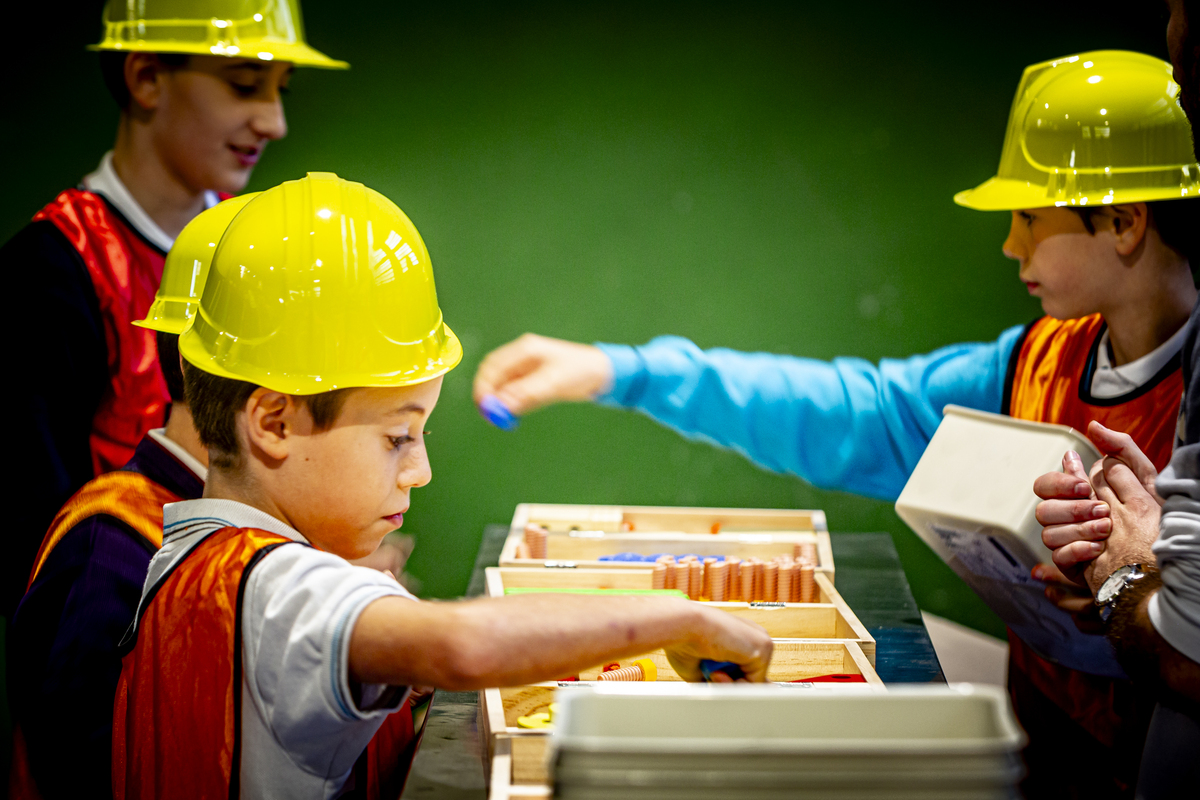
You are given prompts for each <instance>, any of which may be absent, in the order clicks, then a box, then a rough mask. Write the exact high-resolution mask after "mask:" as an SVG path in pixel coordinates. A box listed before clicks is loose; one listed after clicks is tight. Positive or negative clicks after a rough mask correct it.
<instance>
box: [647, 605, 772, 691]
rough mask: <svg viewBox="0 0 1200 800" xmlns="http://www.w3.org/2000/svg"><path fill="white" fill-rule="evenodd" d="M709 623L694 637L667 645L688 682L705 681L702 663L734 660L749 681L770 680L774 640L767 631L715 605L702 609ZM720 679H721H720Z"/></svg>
mask: <svg viewBox="0 0 1200 800" xmlns="http://www.w3.org/2000/svg"><path fill="white" fill-rule="evenodd" d="M703 612H704V617H705V621H706V625H705V626H704V628H703V630H701V631H698V632H697V635H696V636H695V637H694V638H693V639H692V640H691V641H686V642H680V643H679V644H676V645H672V646H670V647H667V648H664V651H665V652H666V654H667V660H668V661H670V662H671V667H672V668H673V669H674V670H675V671H676V672H677V673H679V677H681V678H683V679H684V680H685V681H700V680H703V673H702V672H701V670H700V662H701V660H703V659H706V658H707V659H711V660H713V661H732V662H733V663H735V664H737V665H738V666H739V667H741V668H742V672H744V673H745V674H746V680H747V681H751V682H754V683H762V682H763V681H765V680H766V679H767V668H768V667H769V666H770V665H771V653H772V650H773V649H774V646H775V645H774V642H772V641H771V637H770V635H769V634H768V633H767V632H766V630H765V629H764V628H763V627H762V626H761V625H758V624H757V623H754V622H751V621H750V620H746V619H742V618H741V617H736V616H734V615H733V614H727V613H726V612H724V611H718V610H716V609H712V608H703ZM717 682H721V679H719V678H718V679H717Z"/></svg>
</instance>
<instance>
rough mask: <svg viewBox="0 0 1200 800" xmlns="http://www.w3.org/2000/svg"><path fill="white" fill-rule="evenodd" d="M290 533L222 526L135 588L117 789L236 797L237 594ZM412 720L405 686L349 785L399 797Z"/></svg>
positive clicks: (413, 742) (411, 750) (411, 748)
mask: <svg viewBox="0 0 1200 800" xmlns="http://www.w3.org/2000/svg"><path fill="white" fill-rule="evenodd" d="M288 544H295V545H297V546H300V547H305V546H308V545H304V544H301V543H298V542H294V541H293V540H291V539H288V538H287V537H285V536H280V535H279V534H275V533H268V532H267V531H262V530H257V529H254V528H222V529H220V530H218V531H216V532H214V533H212V534H210V535H209V536H208V537H207V538H206V539H204V541H202V542H201V543H200V544H198V545H196V546H195V547H194V548H193V549H192V550H191V552H189V553H188V554H187V555H186V556H185V557H184V558H183V559H181V560H180V561H179V562H178V563H177V564H176V565H175V566H174V567H172V569H171V571H170V572H168V573H167V574H166V575H164V576H163V577H162V578H161V579H160V580H159V581H158V583H157V584H156V585H155V586H154V587H153V588H152V589H151V590H150V593H149V594H148V595H146V597H145V598H144V599H143V601H142V608H141V612H140V614H141V616H140V618H139V619H138V621H137V627H136V630H135V637H134V640H133V643H132V649H131V650H130V652H129V653H128V654H127V655H126V656H125V658H124V660H123V662H122V665H121V678H120V681H119V683H118V684H117V697H116V704H115V706H114V710H113V794H114V797H115V798H116V800H125V799H126V798H131V799H132V798H139V799H140V798H174V797H188V798H192V797H195V798H235V797H237V796H238V794H239V786H238V782H239V780H240V765H241V735H242V719H241V714H242V681H243V678H242V625H241V619H242V597H243V594H244V592H245V586H246V582H247V580H248V579H249V576H250V574H251V572H252V571H253V570H254V568H255V566H256V565H257V564H258V563H259V562H260V561H261V560H262V559H263V558H264V557H265V556H267V555H268V554H269V553H270V552H271V551H272V550H274V549H275V548H277V547H281V546H283V545H288ZM197 654H202V655H201V656H200V657H197ZM426 702H427V700H426ZM417 705H421V704H420V703H417ZM420 711H421V713H422V714H423V713H424V706H422V707H421V709H420ZM406 712H407V713H406ZM415 719H416V714H415V713H414V699H413V698H412V697H411V696H410V697H409V698H408V699H406V700H405V702H404V704H403V705H402V706H401V708H400V709H399V710H398V711H397V712H395V713H392V714H390V715H388V717H387V719H386V721H385V722H384V724H383V726H382V727H381V728H380V729H379V731H378V732H377V733H376V734H375V736H374V738H372V739H371V742H370V743H369V744H368V746H367V749H366V750H365V751H364V752H363V755H362V756H360V758H359V764H358V765H356V767H355V770H354V781H355V790H356V794H358V793H361V796H366V797H369V798H398V797H399V796H400V793H401V792H402V791H403V789H404V782H405V780H406V779H407V777H408V770H409V767H410V765H411V763H412V758H413V756H414V755H415V754H416V750H417V746H418V745H419V743H420V733H421V732H422V731H423V729H424V724H423V722H424V717H421V723H420V729H421V730H416V726H415V725H414V721H415ZM330 746H331V747H335V746H337V745H336V742H333V743H331V744H330ZM360 767H362V769H360Z"/></svg>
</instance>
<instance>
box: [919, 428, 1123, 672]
mask: <svg viewBox="0 0 1200 800" xmlns="http://www.w3.org/2000/svg"><path fill="white" fill-rule="evenodd" d="M1068 450H1074V451H1075V452H1077V453H1079V455H1080V457H1081V458H1082V460H1083V464H1084V468H1085V469H1086V468H1088V467H1090V466H1091V464H1092V463H1093V462H1094V461H1096V460H1097V459H1098V458H1099V457H1100V454H1099V453H1098V452H1097V451H1096V449H1095V447H1093V446H1092V444H1091V442H1089V441H1088V440H1087V439H1086V438H1084V437H1083V436H1082V435H1081V434H1080V433H1079V432H1078V431H1075V430H1073V429H1072V428H1069V427H1067V426H1065V425H1049V424H1046V423H1041V422H1029V421H1027V420H1020V419H1014V418H1012V417H1008V416H1004V415H1001V414H989V413H987V412H984V411H975V410H972V409H967V408H960V407H958V406H952V405H951V406H946V409H945V416H944V417H943V419H942V423H941V425H940V426H938V429H937V431H936V432H935V433H934V435H933V439H932V440H931V441H930V442H929V446H928V447H927V448H926V449H925V452H924V454H923V455H922V456H921V460H920V461H919V462H918V463H917V467H916V469H914V470H913V474H912V476H911V477H910V478H909V479H908V483H907V484H905V486H904V491H902V492H901V493H900V498H899V499H898V500H897V501H896V513H897V514H899V515H900V518H901V519H903V520H904V521H905V522H906V523H908V525H909V527H911V528H912V529H913V530H914V531H916V533H917V535H918V536H920V537H921V539H922V540H923V541H924V542H925V543H926V544H928V545H929V546H930V547H931V548H932V549H933V551H934V552H936V553H937V554H938V555H939V556H941V557H942V559H943V560H944V561H945V562H946V563H947V564H949V565H950V566H951V567H952V568H953V569H954V571H955V572H956V573H958V575H959V576H960V577H962V579H963V580H964V581H966V583H967V584H968V585H969V586H970V587H971V588H972V589H974V590H975V591H976V592H977V593H978V594H979V595H980V597H982V598H983V599H984V601H985V602H987V604H988V605H989V606H990V607H991V608H992V610H994V611H995V612H996V613H997V614H998V615H999V616H1000V618H1001V619H1003V620H1004V622H1005V623H1007V624H1008V626H1009V627H1010V628H1012V629H1013V630H1014V631H1015V632H1016V633H1017V635H1018V636H1020V637H1021V638H1022V639H1023V640H1024V641H1025V642H1026V643H1027V644H1029V645H1030V646H1031V647H1033V648H1034V650H1036V651H1037V652H1039V653H1041V654H1042V655H1043V656H1045V657H1047V658H1050V659H1051V660H1053V661H1057V662H1058V663H1060V664H1063V665H1065V666H1068V667H1072V668H1074V669H1082V670H1084V671H1086V672H1090V673H1092V674H1097V675H1109V676H1112V677H1122V676H1124V672H1123V671H1122V670H1121V668H1120V666H1119V665H1118V664H1117V661H1116V658H1115V656H1114V655H1113V651H1112V647H1111V646H1110V645H1109V644H1108V641H1107V640H1106V639H1105V638H1104V637H1103V636H1097V635H1094V634H1084V633H1082V632H1080V630H1079V629H1078V628H1077V627H1076V626H1075V623H1074V621H1073V620H1072V619H1071V617H1070V615H1068V614H1066V613H1065V612H1063V611H1061V610H1059V609H1058V608H1057V607H1056V606H1055V605H1054V604H1052V603H1051V602H1050V601H1049V600H1047V599H1046V597H1045V593H1044V591H1045V584H1044V583H1042V582H1041V581H1037V580H1034V579H1033V577H1032V576H1031V575H1030V570H1031V569H1032V568H1033V567H1034V566H1035V565H1036V564H1038V563H1040V562H1048V561H1050V551H1049V550H1048V549H1047V548H1046V546H1045V545H1043V544H1042V526H1041V525H1040V524H1039V523H1038V521H1037V518H1036V516H1035V510H1036V508H1037V504H1038V502H1039V501H1038V497H1037V495H1035V494H1034V493H1033V482H1034V480H1035V479H1036V478H1037V477H1038V476H1040V475H1043V474H1045V473H1047V472H1056V471H1059V470H1061V469H1062V457H1063V454H1064V453H1066V452H1067V451H1068Z"/></svg>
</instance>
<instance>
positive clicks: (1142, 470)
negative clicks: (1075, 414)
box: [1088, 420, 1163, 506]
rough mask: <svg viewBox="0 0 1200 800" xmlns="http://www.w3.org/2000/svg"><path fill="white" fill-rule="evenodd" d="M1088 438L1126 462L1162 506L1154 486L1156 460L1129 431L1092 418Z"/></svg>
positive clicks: (1106, 451)
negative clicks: (1123, 431) (1120, 430)
mask: <svg viewBox="0 0 1200 800" xmlns="http://www.w3.org/2000/svg"><path fill="white" fill-rule="evenodd" d="M1088 438H1089V439H1091V440H1092V444H1094V445H1096V449H1097V450H1099V451H1100V452H1101V453H1102V454H1104V455H1105V456H1109V457H1111V458H1114V459H1116V460H1117V461H1122V462H1124V463H1125V466H1127V467H1129V469H1130V471H1131V472H1133V474H1134V476H1135V477H1136V478H1137V480H1138V482H1139V483H1140V484H1142V487H1143V488H1144V489H1145V490H1146V492H1147V493H1148V494H1149V495H1150V496H1151V497H1153V498H1154V501H1155V502H1156V503H1158V505H1159V506H1162V504H1163V501H1162V498H1161V497H1159V496H1158V490H1157V489H1155V488H1154V482H1155V481H1156V480H1158V470H1157V469H1155V468H1154V462H1152V461H1151V460H1150V459H1149V458H1148V457H1147V456H1146V454H1145V453H1143V452H1142V449H1141V448H1140V447H1138V446H1137V442H1135V441H1133V437H1132V436H1130V435H1129V434H1128V433H1118V432H1117V431H1114V430H1109V429H1108V428H1106V427H1104V426H1103V425H1101V424H1100V423H1099V422H1096V421H1095V420H1092V422H1091V424H1089V425H1088Z"/></svg>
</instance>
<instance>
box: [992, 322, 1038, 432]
mask: <svg viewBox="0 0 1200 800" xmlns="http://www.w3.org/2000/svg"><path fill="white" fill-rule="evenodd" d="M1043 319H1045V317H1038V318H1037V319H1035V320H1034V321H1033V322H1030V323H1029V324H1028V325H1026V326H1025V329H1024V330H1023V331H1021V338H1020V339H1018V340H1017V343H1016V344H1015V345H1014V346H1013V351H1012V353H1010V354H1009V356H1008V367H1007V368H1006V369H1005V370H1004V394H1002V395H1001V397H1000V413H1001V414H1003V415H1004V416H1006V417H1007V416H1009V412H1010V411H1011V410H1012V394H1013V383H1015V382H1016V380H1017V362H1018V361H1020V360H1021V350H1023V349H1024V348H1025V340H1026V339H1028V338H1029V332H1030V331H1031V330H1033V326H1034V325H1037V324H1038V323H1039V322H1041V321H1042V320H1043Z"/></svg>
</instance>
